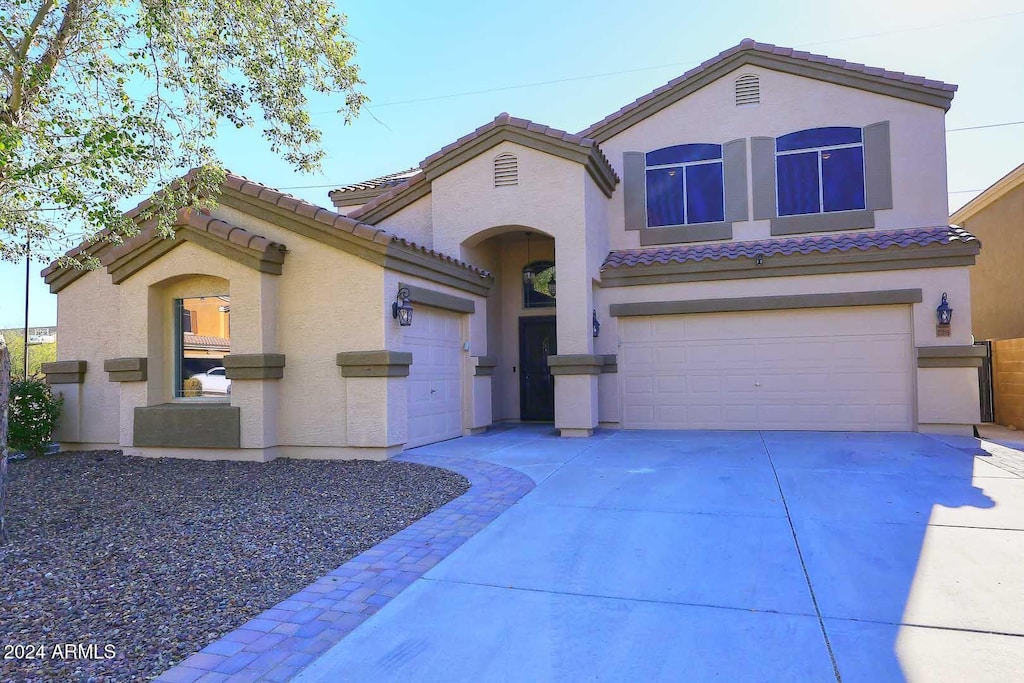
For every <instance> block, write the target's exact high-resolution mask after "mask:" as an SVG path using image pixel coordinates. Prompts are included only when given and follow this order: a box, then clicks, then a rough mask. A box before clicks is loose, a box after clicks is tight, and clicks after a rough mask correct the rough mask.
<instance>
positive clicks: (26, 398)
mask: <svg viewBox="0 0 1024 683" xmlns="http://www.w3.org/2000/svg"><path fill="white" fill-rule="evenodd" d="M63 403H64V398H63V397H62V396H56V395H54V393H53V391H51V390H50V386H49V385H48V384H46V383H45V382H41V381H39V380H35V379H30V380H27V381H22V380H18V381H15V382H12V383H11V407H10V415H9V416H8V424H9V427H10V434H9V438H10V441H11V446H12V447H14V448H16V449H17V450H19V451H24V452H26V453H41V452H42V450H43V449H44V448H45V447H46V445H47V444H49V443H50V437H51V436H52V435H53V430H54V429H55V428H56V427H57V421H58V420H59V419H60V411H61V406H62V405H63Z"/></svg>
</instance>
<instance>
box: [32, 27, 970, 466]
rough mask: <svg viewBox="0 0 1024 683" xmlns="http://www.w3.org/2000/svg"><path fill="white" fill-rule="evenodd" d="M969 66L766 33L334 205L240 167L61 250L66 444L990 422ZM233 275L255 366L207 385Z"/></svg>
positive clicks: (487, 137) (356, 440) (239, 322)
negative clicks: (979, 299) (618, 105)
mask: <svg viewBox="0 0 1024 683" xmlns="http://www.w3.org/2000/svg"><path fill="white" fill-rule="evenodd" d="M954 91H955V86H951V85H947V84H944V83H940V82H936V81H932V80H927V79H925V78H920V77H916V76H908V75H905V74H902V73H894V72H890V71H886V70H884V69H878V68H872V67H866V66H863V65H860V64H850V63H847V62H844V61H841V60H836V59H830V58H826V57H821V56H817V55H811V54H808V53H802V52H796V51H793V50H790V49H784V48H777V47H774V46H771V45H764V44H759V43H755V42H753V41H749V40H747V41H744V42H742V43H741V44H739V45H737V46H736V47H733V48H731V49H729V50H726V51H725V52H723V53H722V54H720V55H718V56H717V57H714V58H713V59H711V60H709V61H707V62H705V63H703V64H701V65H700V66H698V67H696V68H694V69H692V70H691V71H689V72H687V73H686V74H684V75H682V76H681V77H679V78H677V79H675V80H673V81H671V82H669V83H668V84H666V85H665V86H663V87H661V88H659V89H657V90H655V91H654V92H652V93H650V94H649V95H645V96H644V97H641V98H640V99H639V100H637V101H635V102H633V103H631V104H628V105H626V106H625V107H623V108H622V109H620V110H619V111H617V112H615V113H613V114H611V115H610V116H607V117H606V118H604V119H602V120H600V121H598V122H597V123H595V124H594V125H592V126H590V127H589V128H587V129H586V130H584V131H581V132H579V133H576V134H570V133H566V132H563V131H559V130H555V129H552V128H549V127H548V126H545V125H541V124H538V123H532V122H530V121H525V120H522V119H517V118H513V117H510V116H508V115H507V114H502V115H500V116H498V117H497V118H495V119H494V120H493V121H491V122H489V123H487V124H486V125H484V126H482V127H480V128H478V129H477V130H475V131H473V132H471V133H469V134H468V135H466V136H465V137H463V138H461V139H459V140H457V141H455V142H454V143H452V144H451V145H448V146H447V147H445V148H443V149H441V150H440V151H438V152H437V153H436V154H433V155H432V156H430V157H428V158H427V159H425V160H424V161H423V162H422V163H421V164H420V165H419V168H418V169H413V170H410V171H406V172H403V173H398V174H395V175H393V176H387V177H384V178H379V179H376V180H373V181H368V182H366V183H360V184H357V185H353V186H349V187H344V188H340V189H338V190H335V191H334V192H332V193H331V199H332V201H333V203H334V205H335V209H336V211H331V210H328V209H324V208H320V207H316V206H313V205H311V204H308V203H306V202H303V201H301V200H298V199H296V198H294V197H291V196H288V195H286V194H282V193H281V192H278V191H276V190H273V189H271V188H268V187H265V186H263V185H260V184H258V183H256V182H253V181H250V180H248V179H246V178H243V177H241V176H235V175H229V177H228V179H227V181H226V183H225V185H224V188H223V194H222V196H221V197H220V200H219V207H218V208H217V209H215V210H213V211H212V213H209V214H202V213H199V212H195V211H184V212H182V213H181V216H180V220H179V224H178V226H177V233H176V238H175V239H174V240H173V241H168V240H161V239H159V238H158V237H157V236H156V235H155V234H154V233H153V231H152V229H151V228H150V226H145V225H143V226H141V227H142V232H141V234H140V235H139V236H138V237H137V238H135V239H133V240H131V241H130V242H128V243H126V244H124V245H122V246H116V247H115V246H111V245H105V244H91V245H83V246H82V247H79V249H85V250H89V251H91V252H92V253H95V254H96V255H97V256H98V257H99V258H100V259H101V261H102V263H103V264H104V268H102V269H100V270H95V271H90V272H82V271H74V270H64V269H61V268H58V267H56V266H51V267H50V268H48V269H46V271H44V275H45V277H46V280H47V281H48V282H49V283H50V285H51V288H52V290H53V291H55V292H57V293H58V297H59V304H58V313H59V316H58V319H59V328H60V348H59V361H58V362H57V363H55V364H54V365H53V366H51V367H49V368H48V369H47V372H48V376H49V379H50V381H51V382H52V383H53V384H55V385H57V386H58V387H59V389H60V390H61V391H62V392H63V393H64V395H65V397H66V404H65V412H66V417H65V420H64V423H63V424H62V426H61V432H60V434H59V438H60V439H61V441H62V442H63V443H64V445H65V446H66V447H70V448H81V447H120V448H123V449H125V451H126V452H129V453H138V454H145V455H182V456H189V457H216V458H247V459H260V460H262V459H270V458H273V457H277V456H290V457H388V456H390V455H392V454H395V453H397V452H399V451H401V450H402V449H403V448H409V447H413V446H417V445H421V444H426V443H431V442H435V441H440V440H443V439H449V438H452V437H457V436H461V435H464V434H470V433H475V432H477V431H480V430H484V429H486V428H487V427H488V426H490V425H492V424H494V423H495V422H497V421H503V420H512V421H515V420H524V421H526V420H535V421H553V422H554V426H555V427H556V428H557V429H558V430H559V431H560V433H561V434H562V435H563V436H575V437H586V436H589V435H590V434H592V432H593V430H594V429H595V428H597V427H598V426H599V425H600V426H604V427H611V428H623V429H777V430H787V429H808V430H891V431H915V430H917V431H934V432H957V433H969V432H970V429H971V425H973V424H974V423H975V422H977V421H978V383H977V372H976V369H975V368H976V366H977V362H978V358H977V357H976V356H974V353H975V352H974V351H973V348H972V346H971V344H972V337H971V313H970V312H971V306H970V285H969V279H968V267H969V266H970V265H971V264H973V263H974V260H975V256H976V254H977V253H978V250H979V246H980V245H979V243H978V242H977V240H975V239H974V238H973V237H972V236H971V235H970V234H968V233H966V232H964V231H962V230H958V229H953V228H950V227H949V226H948V225H947V212H946V155H945V133H944V115H945V112H946V110H947V109H948V108H949V106H950V102H951V100H952V98H953V94H954ZM185 181H186V182H187V177H186V179H185ZM944 294H945V295H946V297H947V300H948V305H949V306H951V307H952V308H953V309H954V310H955V315H954V316H953V318H952V322H951V324H949V325H939V324H938V320H937V316H936V310H937V307H938V306H939V305H940V303H941V301H942V299H943V295H944ZM210 297H215V298H216V300H217V301H218V302H220V303H219V304H218V305H220V306H226V307H227V310H229V311H230V320H229V323H230V324H229V325H228V326H227V327H229V347H230V348H229V349H228V352H227V353H226V354H224V355H223V359H222V361H223V365H224V367H225V368H226V375H227V378H228V379H230V380H231V385H230V386H231V389H230V392H229V393H228V395H226V396H223V397H218V398H211V397H195V396H187V395H185V393H186V392H184V390H183V387H184V383H185V381H186V380H187V379H188V376H187V375H188V372H189V371H188V364H187V363H185V362H184V361H183V359H184V349H185V344H184V341H183V340H184V337H185V331H184V330H185V328H186V327H187V326H188V325H190V324H191V323H190V322H188V321H184V320H183V314H182V311H184V310H190V309H191V308H192V304H191V303H190V302H194V301H195V300H200V301H202V300H204V299H205V298H210ZM410 309H411V315H410ZM405 323H408V324H405Z"/></svg>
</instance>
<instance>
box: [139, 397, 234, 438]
mask: <svg viewBox="0 0 1024 683" xmlns="http://www.w3.org/2000/svg"><path fill="white" fill-rule="evenodd" d="M241 424H242V420H241V409H240V408H238V407H237V406H232V405H228V404H226V403H164V404H161V405H156V406H148V407H147V406H140V407H137V408H135V439H134V442H133V445H134V446H158V447H164V448H240V447H241V433H242V427H241Z"/></svg>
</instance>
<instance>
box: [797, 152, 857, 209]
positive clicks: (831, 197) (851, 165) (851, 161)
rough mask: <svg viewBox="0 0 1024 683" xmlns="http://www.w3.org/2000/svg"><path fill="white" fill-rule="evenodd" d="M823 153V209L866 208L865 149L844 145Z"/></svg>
mask: <svg viewBox="0 0 1024 683" xmlns="http://www.w3.org/2000/svg"><path fill="white" fill-rule="evenodd" d="M820 154H821V193H822V200H823V201H824V203H825V206H824V211H851V210H853V209H863V208H864V148H863V147H844V148H842V149H830V150H827V151H822V152H820ZM780 158H784V157H780Z"/></svg>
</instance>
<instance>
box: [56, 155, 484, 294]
mask: <svg viewBox="0 0 1024 683" xmlns="http://www.w3.org/2000/svg"><path fill="white" fill-rule="evenodd" d="M194 173H195V171H194V170H193V171H189V172H188V173H187V174H185V175H184V176H182V178H180V179H179V180H177V181H175V182H188V181H189V180H190V179H191V177H192V175H193V174H194ZM420 175H422V174H420ZM223 187H224V188H228V189H231V190H235V191H237V192H239V193H241V194H243V195H248V196H251V197H253V198H256V199H259V200H260V201H264V202H268V203H270V204H273V205H275V206H278V207H281V208H282V209H286V210H288V211H292V212H294V213H297V214H299V215H301V216H305V217H307V218H311V219H313V220H315V221H317V222H319V223H323V224H324V225H327V226H330V227H332V228H335V229H337V230H341V231H344V232H347V233H350V234H352V235H355V236H357V237H362V238H363V239H367V240H370V241H372V242H376V243H378V244H392V243H394V244H398V245H401V246H403V247H406V248H411V249H414V250H416V251H419V252H420V253H423V254H426V255H428V256H431V257H433V258H436V259H437V260H439V261H443V262H445V263H451V264H454V265H457V266H460V267H462V268H465V269H466V270H469V271H471V272H473V273H477V274H479V275H481V276H489V275H490V273H489V272H487V271H486V270H483V269H481V268H477V267H476V266H474V265H471V264H469V263H466V262H465V261H461V260H459V259H456V258H454V257H452V256H449V255H447V254H442V253H440V252H437V251H434V250H433V249H428V248H427V247H424V246H422V245H420V244H417V243H415V242H412V241H409V240H407V239H405V238H404V237H400V236H398V235H395V234H392V233H390V232H388V231H386V230H381V229H380V228H376V227H374V226H372V225H368V224H366V223H362V222H360V221H357V220H353V219H352V218H349V217H347V216H343V215H341V214H339V213H335V212H334V211H331V210H330V209H325V208H323V207H321V206H317V205H316V204H311V203H310V202H307V201H305V200H303V199H299V198H298V197H295V196H293V195H290V194H286V193H284V192H281V191H280V190H276V189H274V188H272V187H268V186H267V185H264V184H262V183H258V182H256V181H254V180H251V179H249V178H246V177H245V176H242V175H238V174H237V173H232V172H231V171H227V172H226V177H225V180H224V185H223ZM149 203H150V202H149V201H148V200H147V201H144V202H142V203H140V204H139V205H138V206H136V207H135V208H134V209H131V210H130V211H128V212H127V213H126V215H128V216H130V217H134V216H137V215H139V214H140V213H141V212H142V210H143V209H145V208H146V207H147V206H149ZM185 214H187V215H188V216H189V217H190V218H189V220H190V221H191V220H200V221H202V219H206V222H205V224H204V226H203V227H201V228H200V229H203V230H206V231H207V232H210V233H212V234H214V235H217V236H219V237H223V238H224V239H228V240H230V241H232V242H236V243H238V244H242V245H243V246H247V247H249V248H251V249H257V250H260V251H269V250H272V249H278V248H281V247H282V245H278V244H277V243H274V242H270V241H269V240H267V239H265V238H263V237H261V236H259V235H256V234H254V233H250V232H248V231H246V230H243V229H241V228H238V227H237V226H233V225H230V224H228V223H225V222H224V221H221V220H217V219H210V218H209V217H208V216H201V215H200V214H198V213H197V212H195V211H186V212H185ZM190 224H192V223H191V222H190ZM105 236H106V234H105V233H101V234H100V236H99V238H97V239H96V240H93V241H90V242H84V243H82V244H80V245H78V246H77V247H75V248H74V249H71V250H69V251H68V252H66V256H71V257H74V256H77V255H79V254H81V253H82V252H84V251H86V250H88V249H91V248H97V247H99V246H101V245H102V244H103V242H102V239H103V237H105ZM152 238H153V235H152V234H149V232H148V231H147V230H143V232H141V233H140V234H139V235H136V236H134V237H132V238H130V239H129V240H127V241H126V242H125V243H124V244H123V245H119V246H118V247H116V248H115V249H114V250H112V252H116V253H117V254H119V255H123V254H124V253H125V250H126V248H128V246H129V244H130V245H132V247H131V248H134V247H137V246H139V245H140V244H141V243H144V242H147V241H149V240H150V239H152ZM112 252H111V253H112ZM109 259H110V255H109V253H108V254H105V255H104V259H103V263H104V265H106V264H107V263H109V262H110V260H109ZM58 270H61V268H60V266H59V265H58V262H57V261H54V262H53V263H51V264H50V265H49V266H47V267H46V268H45V269H44V270H43V271H42V275H43V276H44V277H47V276H51V275H53V274H54V273H55V272H56V271H58Z"/></svg>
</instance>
